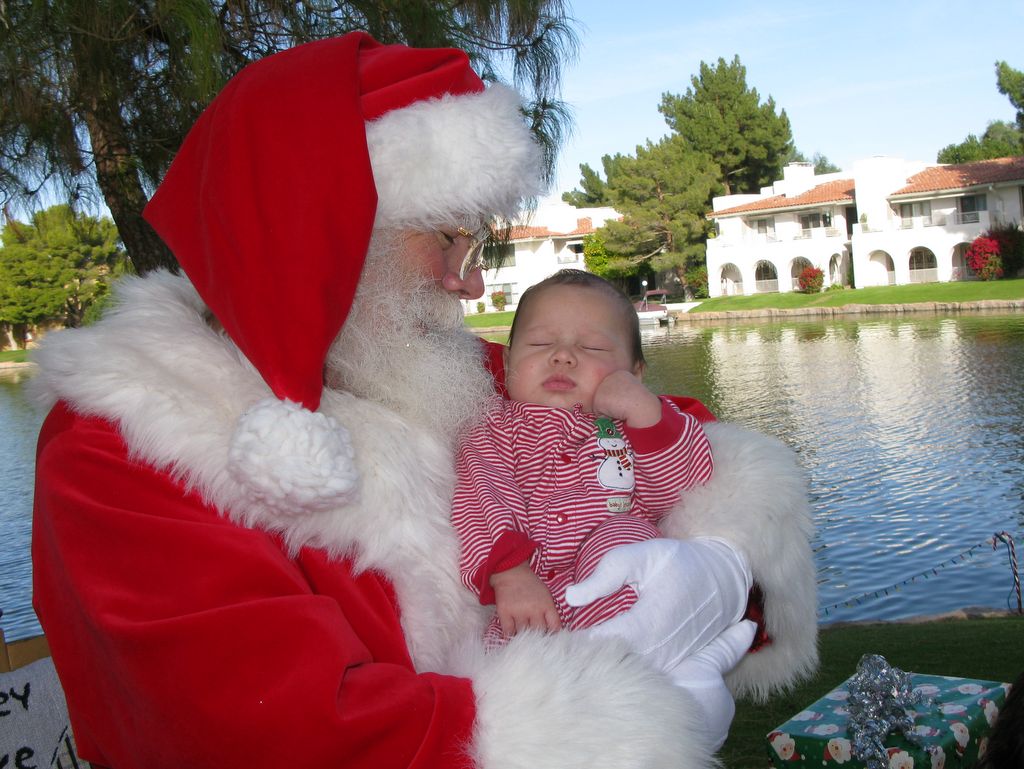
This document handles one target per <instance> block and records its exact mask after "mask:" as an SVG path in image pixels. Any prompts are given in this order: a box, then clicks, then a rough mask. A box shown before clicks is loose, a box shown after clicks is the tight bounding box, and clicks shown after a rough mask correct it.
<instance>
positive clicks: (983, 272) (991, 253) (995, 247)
mask: <svg viewBox="0 0 1024 769" xmlns="http://www.w3.org/2000/svg"><path fill="white" fill-rule="evenodd" d="M965 257H966V260H967V266H968V267H970V268H971V270H972V271H973V272H974V274H975V275H977V276H978V277H979V278H981V279H982V280H995V279H996V278H1001V277H1003V260H1002V259H1001V258H1000V256H999V241H998V240H996V239H995V238H989V237H986V236H985V235H980V236H979V237H977V238H975V239H974V242H973V243H971V245H970V247H969V248H968V249H967V254H966V255H965Z"/></svg>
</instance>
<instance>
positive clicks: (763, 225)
mask: <svg viewBox="0 0 1024 769" xmlns="http://www.w3.org/2000/svg"><path fill="white" fill-rule="evenodd" d="M754 226H755V227H757V234H758V235H761V236H764V237H765V238H767V239H768V240H773V239H774V238H775V219H774V218H772V219H758V220H757V221H756V222H754Z"/></svg>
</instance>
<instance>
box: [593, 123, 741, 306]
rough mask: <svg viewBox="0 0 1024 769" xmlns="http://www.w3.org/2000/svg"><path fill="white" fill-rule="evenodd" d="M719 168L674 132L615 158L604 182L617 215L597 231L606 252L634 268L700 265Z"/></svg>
mask: <svg viewBox="0 0 1024 769" xmlns="http://www.w3.org/2000/svg"><path fill="white" fill-rule="evenodd" d="M720 179H721V170H720V169H719V167H718V165H717V164H716V163H715V162H714V161H713V160H712V159H711V158H710V157H709V156H708V155H706V154H704V153H701V152H695V151H693V150H692V149H691V148H690V146H689V145H688V144H687V142H686V141H685V140H684V139H683V138H682V137H681V136H678V135H674V136H669V137H666V138H664V139H662V140H661V141H660V142H658V143H657V144H653V143H651V142H648V143H647V144H646V145H645V146H641V147H637V152H636V157H628V156H627V157H621V158H620V159H619V160H618V162H617V164H616V169H615V174H614V176H612V178H611V179H610V180H609V181H608V188H609V192H610V195H611V199H612V204H613V205H614V206H615V209H616V210H617V211H619V212H620V213H621V214H622V215H623V218H622V220H621V221H609V222H607V223H606V224H605V226H604V227H602V228H601V230H600V232H601V234H602V237H603V238H604V239H605V241H606V246H607V248H608V250H609V252H610V253H612V254H617V255H620V256H626V257H628V258H629V260H630V261H631V262H632V263H633V264H634V265H636V266H637V269H639V268H640V266H641V265H647V266H649V267H650V268H651V269H653V270H658V271H663V270H672V271H674V272H675V274H676V276H677V277H678V278H679V281H680V283H682V284H683V285H684V286H686V285H687V280H688V279H687V273H688V272H689V271H690V270H692V268H694V267H698V266H700V265H702V264H703V261H704V253H705V243H706V241H707V233H708V231H709V224H708V221H707V218H706V216H705V212H706V211H707V209H708V205H709V203H710V201H711V197H712V196H713V195H714V194H716V193H718V192H719V191H720V189H721V182H720Z"/></svg>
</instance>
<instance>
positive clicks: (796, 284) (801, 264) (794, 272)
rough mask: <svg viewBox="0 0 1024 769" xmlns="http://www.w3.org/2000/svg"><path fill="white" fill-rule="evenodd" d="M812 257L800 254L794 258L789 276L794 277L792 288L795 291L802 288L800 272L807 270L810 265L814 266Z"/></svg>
mask: <svg viewBox="0 0 1024 769" xmlns="http://www.w3.org/2000/svg"><path fill="white" fill-rule="evenodd" d="M813 266H814V265H813V264H811V260H810V259H806V258H804V257H802V256H798V257H797V258H796V259H794V260H793V264H792V266H791V267H790V268H789V277H790V278H792V279H793V285H792V289H793V290H794V291H799V290H800V273H801V272H803V271H804V270H806V269H807V268H808V267H813Z"/></svg>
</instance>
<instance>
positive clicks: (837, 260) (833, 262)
mask: <svg viewBox="0 0 1024 769" xmlns="http://www.w3.org/2000/svg"><path fill="white" fill-rule="evenodd" d="M849 265H850V256H849V254H848V253H847V252H846V251H843V253H841V254H832V257H831V258H830V259H829V260H828V284H829V285H830V286H846V285H849V281H848V280H847V275H848V274H849V272H850V267H849Z"/></svg>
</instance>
